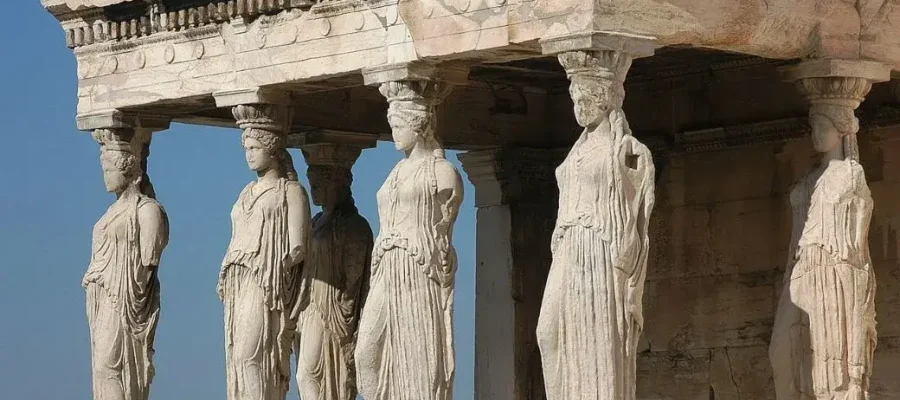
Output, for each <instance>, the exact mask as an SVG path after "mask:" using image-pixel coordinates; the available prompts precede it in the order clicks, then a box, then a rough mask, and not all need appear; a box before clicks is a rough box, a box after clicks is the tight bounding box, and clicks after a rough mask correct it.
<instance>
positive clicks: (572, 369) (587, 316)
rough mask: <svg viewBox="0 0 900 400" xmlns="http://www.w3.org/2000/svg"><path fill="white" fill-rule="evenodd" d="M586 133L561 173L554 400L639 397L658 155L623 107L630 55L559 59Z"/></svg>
mask: <svg viewBox="0 0 900 400" xmlns="http://www.w3.org/2000/svg"><path fill="white" fill-rule="evenodd" d="M559 61H560V63H561V64H562V65H563V67H565V69H566V72H567V73H568V75H569V78H570V80H571V86H570V94H571V96H572V101H573V102H574V104H575V117H576V119H577V121H578V124H579V125H581V126H582V127H584V132H583V133H582V134H581V136H580V137H579V138H578V140H577V141H576V142H575V144H574V145H573V146H572V149H571V151H570V152H569V155H568V156H567V157H566V159H565V161H563V163H562V165H560V166H559V168H557V170H556V178H557V183H558V185H559V192H560V197H559V211H558V215H557V221H556V228H555V230H554V233H553V238H552V242H551V251H552V253H553V262H552V265H551V267H550V275H549V277H548V279H547V286H546V289H545V291H544V299H543V303H542V305H541V313H540V318H539V320H538V328H537V336H538V344H539V347H540V350H541V359H542V363H543V367H544V380H545V385H546V390H547V398H548V399H550V400H632V399H634V398H635V369H636V352H637V343H638V338H639V337H640V335H641V330H642V326H643V318H642V304H641V298H642V296H643V289H644V278H645V276H646V269H647V255H648V241H649V239H648V235H647V227H648V222H649V218H650V212H651V211H652V209H653V204H654V193H653V189H654V187H653V186H654V167H653V160H652V158H651V155H650V152H649V150H648V149H647V147H645V146H644V145H643V144H641V143H640V142H638V141H637V139H635V138H634V137H633V136H632V135H631V130H630V129H629V127H628V122H627V121H626V120H625V114H624V112H623V111H622V102H623V99H624V96H625V90H624V86H623V82H624V80H625V75H626V73H627V72H628V68H629V67H630V65H631V57H630V56H629V55H627V54H624V53H620V52H614V51H575V52H566V53H563V54H561V55H560V56H559Z"/></svg>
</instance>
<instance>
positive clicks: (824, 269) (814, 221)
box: [769, 59, 890, 400]
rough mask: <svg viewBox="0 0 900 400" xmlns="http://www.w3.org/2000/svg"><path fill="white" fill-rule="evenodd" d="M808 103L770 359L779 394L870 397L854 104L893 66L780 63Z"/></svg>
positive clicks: (861, 178)
mask: <svg viewBox="0 0 900 400" xmlns="http://www.w3.org/2000/svg"><path fill="white" fill-rule="evenodd" d="M783 72H784V75H785V78H786V79H787V80H789V81H794V82H795V84H796V85H797V88H798V89H799V90H800V92H801V93H802V94H803V95H804V96H805V97H806V98H807V99H808V100H809V102H810V109H809V123H810V126H811V127H812V139H813V140H812V142H813V145H814V147H815V149H816V151H817V152H818V153H820V160H819V162H818V163H817V164H816V165H815V166H813V167H812V169H811V170H810V171H809V172H808V173H807V174H806V175H805V176H804V177H803V178H802V179H801V180H800V181H799V182H798V183H797V184H796V185H795V186H794V187H793V189H792V190H791V196H790V198H791V206H792V208H793V221H792V225H793V234H792V235H791V244H790V247H789V253H788V261H787V266H786V271H785V275H784V288H783V291H782V293H781V299H780V301H779V304H778V311H777V314H776V318H775V326H774V328H773V334H772V341H771V345H770V349H769V356H770V359H771V362H772V367H773V370H774V376H775V388H776V395H777V398H778V400H805V399H838V398H840V399H853V400H863V399H867V398H868V397H869V396H868V391H869V378H870V377H871V374H872V363H873V358H874V352H875V344H876V338H877V334H876V332H875V276H874V273H873V271H872V263H871V257H870V256H869V242H868V234H869V222H870V220H871V218H872V209H873V201H872V195H871V193H870V191H869V187H868V185H867V183H866V177H865V171H863V167H862V165H861V164H860V163H859V149H858V146H857V141H856V133H857V132H858V131H859V121H858V120H857V118H856V116H855V115H854V110H855V109H856V108H857V107H858V106H859V105H860V103H861V102H862V101H863V100H864V99H865V96H866V94H868V92H869V90H870V89H871V87H872V83H874V82H881V81H887V80H889V79H890V67H889V66H886V65H882V64H879V63H875V62H869V61H860V60H836V59H827V60H813V61H807V62H804V63H801V64H799V65H796V66H793V67H790V68H787V69H785V70H784V71H783Z"/></svg>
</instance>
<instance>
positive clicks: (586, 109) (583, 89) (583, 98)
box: [569, 76, 625, 127]
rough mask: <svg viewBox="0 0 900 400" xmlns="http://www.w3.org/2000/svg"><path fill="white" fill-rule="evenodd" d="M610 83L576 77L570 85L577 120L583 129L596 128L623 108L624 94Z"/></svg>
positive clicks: (591, 78)
mask: <svg viewBox="0 0 900 400" xmlns="http://www.w3.org/2000/svg"><path fill="white" fill-rule="evenodd" d="M613 86H615V85H612V84H610V82H609V81H606V80H603V79H597V78H593V77H580V76H575V77H573V78H572V82H571V84H570V85H569V95H570V96H571V97H572V102H573V103H574V106H575V120H576V121H578V125H580V126H582V127H589V126H596V125H598V124H600V123H601V122H603V120H605V119H606V118H608V117H609V113H610V112H611V111H612V110H614V109H617V108H622V102H623V100H624V97H625V96H624V93H619V91H617V90H615V89H614V88H613Z"/></svg>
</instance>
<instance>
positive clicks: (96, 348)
mask: <svg viewBox="0 0 900 400" xmlns="http://www.w3.org/2000/svg"><path fill="white" fill-rule="evenodd" d="M144 122H146V124H145V123H144ZM167 126H168V120H165V119H159V120H153V121H152V122H151V121H150V120H147V121H141V120H140V119H139V117H136V116H134V115H125V114H124V113H122V112H120V111H115V110H114V111H110V112H105V113H97V114H92V115H88V116H82V117H80V118H79V119H78V127H79V129H82V130H92V131H93V136H94V138H95V139H96V140H97V142H98V143H99V144H100V162H101V165H102V166H103V180H104V183H105V184H106V188H107V190H108V191H109V192H111V193H114V194H115V195H116V200H115V202H114V203H113V204H112V205H111V206H110V207H109V209H108V210H107V211H106V213H105V214H104V215H103V217H101V218H100V221H98V222H97V224H96V225H95V226H94V231H93V236H92V248H93V249H94V252H93V253H92V254H91V261H90V265H89V267H88V271H87V273H86V274H85V275H84V279H83V281H82V284H83V286H84V288H85V290H86V291H87V315H88V324H89V327H90V333H91V361H92V372H93V391H94V398H95V399H99V400H113V399H125V400H141V399H147V397H148V396H149V394H150V384H151V383H152V381H153V353H154V349H153V339H154V337H155V335H156V326H157V323H158V322H159V311H160V298H159V279H158V276H157V268H158V267H159V260H160V257H161V255H162V252H163V250H164V249H165V247H166V244H167V243H168V240H169V224H168V219H167V217H166V213H165V211H164V210H163V208H162V206H161V205H160V204H159V203H158V202H157V201H156V198H155V197H156V196H155V193H154V192H153V188H152V186H151V185H150V183H149V177H148V175H147V169H146V168H147V156H148V155H149V143H150V134H151V132H152V131H153V130H160V129H164V128H166V127H167Z"/></svg>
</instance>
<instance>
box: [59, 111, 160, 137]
mask: <svg viewBox="0 0 900 400" xmlns="http://www.w3.org/2000/svg"><path fill="white" fill-rule="evenodd" d="M75 121H76V126H77V127H78V130H80V131H93V130H96V129H141V130H147V131H151V132H155V131H162V130H166V129H169V125H170V124H171V122H172V117H170V116H164V115H150V114H143V113H134V112H125V111H122V110H115V109H113V110H103V111H97V112H92V113H89V114H82V115H79V116H77V117H76V118H75Z"/></svg>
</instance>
